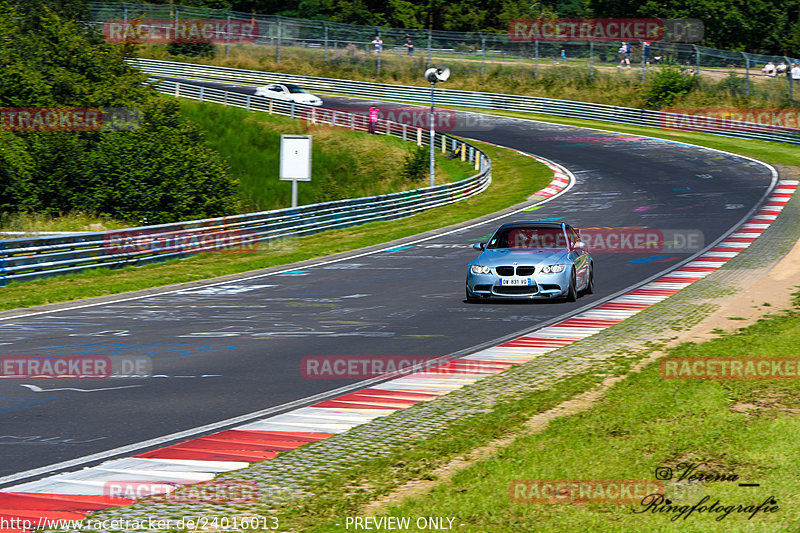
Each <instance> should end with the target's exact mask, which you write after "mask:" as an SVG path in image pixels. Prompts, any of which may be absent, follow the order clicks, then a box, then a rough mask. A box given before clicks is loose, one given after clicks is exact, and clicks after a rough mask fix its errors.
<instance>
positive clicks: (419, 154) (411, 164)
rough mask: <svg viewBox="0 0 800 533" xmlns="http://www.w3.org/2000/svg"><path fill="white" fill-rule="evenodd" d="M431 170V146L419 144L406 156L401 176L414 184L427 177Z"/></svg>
mask: <svg viewBox="0 0 800 533" xmlns="http://www.w3.org/2000/svg"><path fill="white" fill-rule="evenodd" d="M428 172H430V147H426V146H417V147H416V148H414V149H413V150H411V153H410V154H408V156H407V157H406V160H405V163H403V170H402V171H401V172H400V176H401V177H402V178H403V181H404V182H405V183H408V184H412V183H414V182H415V181H419V180H421V179H423V178H425V176H426V175H428Z"/></svg>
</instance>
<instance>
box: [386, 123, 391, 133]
mask: <svg viewBox="0 0 800 533" xmlns="http://www.w3.org/2000/svg"><path fill="white" fill-rule="evenodd" d="M391 134H392V123H391V122H389V121H388V120H387V121H386V135H391Z"/></svg>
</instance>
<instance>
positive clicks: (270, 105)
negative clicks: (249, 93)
mask: <svg viewBox="0 0 800 533" xmlns="http://www.w3.org/2000/svg"><path fill="white" fill-rule="evenodd" d="M272 102H273V100H272V98H270V99H269V114H270V115H271V114H272Z"/></svg>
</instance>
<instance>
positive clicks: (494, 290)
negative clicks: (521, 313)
mask: <svg viewBox="0 0 800 533" xmlns="http://www.w3.org/2000/svg"><path fill="white" fill-rule="evenodd" d="M569 277H570V272H569V270H566V271H564V272H561V273H558V274H537V275H535V276H531V277H530V280H531V283H532V284H531V285H503V284H502V283H501V280H504V279H505V280H507V279H509V278H507V277H502V276H498V275H497V274H494V273H490V274H473V273H471V272H470V273H468V274H467V291H469V293H470V294H472V295H474V296H481V297H484V298H489V297H494V298H516V299H542V300H546V299H550V298H558V297H561V296H564V295H566V294H567V291H568V290H569Z"/></svg>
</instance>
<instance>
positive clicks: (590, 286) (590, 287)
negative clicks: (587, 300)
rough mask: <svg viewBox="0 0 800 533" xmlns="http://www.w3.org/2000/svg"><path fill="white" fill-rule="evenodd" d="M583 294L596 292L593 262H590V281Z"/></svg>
mask: <svg viewBox="0 0 800 533" xmlns="http://www.w3.org/2000/svg"><path fill="white" fill-rule="evenodd" d="M583 294H594V265H593V264H592V263H589V281H587V282H586V288H585V289H583Z"/></svg>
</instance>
